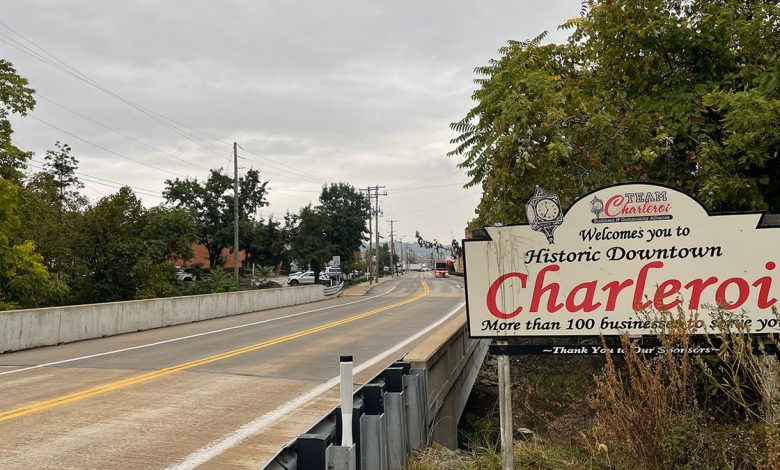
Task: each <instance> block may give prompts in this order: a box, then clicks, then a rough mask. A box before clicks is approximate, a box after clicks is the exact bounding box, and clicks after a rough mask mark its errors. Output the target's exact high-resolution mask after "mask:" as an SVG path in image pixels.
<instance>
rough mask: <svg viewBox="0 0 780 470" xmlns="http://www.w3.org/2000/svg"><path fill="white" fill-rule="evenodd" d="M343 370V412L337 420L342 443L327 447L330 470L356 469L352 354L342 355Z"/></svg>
mask: <svg viewBox="0 0 780 470" xmlns="http://www.w3.org/2000/svg"><path fill="white" fill-rule="evenodd" d="M339 363H340V364H339V370H340V372H341V387H340V388H341V390H340V391H341V413H340V414H339V418H341V419H338V420H337V426H336V429H337V430H338V432H337V434H339V435H340V438H341V441H340V442H341V445H338V446H337V445H332V446H330V447H328V448H327V450H326V452H325V457H326V460H327V463H328V467H327V468H328V470H356V468H355V462H356V461H355V454H356V446H355V444H354V443H353V441H352V434H353V433H352V425H353V423H354V420H353V419H352V412H353V409H354V405H355V404H354V400H353V399H352V383H353V378H352V356H341V357H340V359H339Z"/></svg>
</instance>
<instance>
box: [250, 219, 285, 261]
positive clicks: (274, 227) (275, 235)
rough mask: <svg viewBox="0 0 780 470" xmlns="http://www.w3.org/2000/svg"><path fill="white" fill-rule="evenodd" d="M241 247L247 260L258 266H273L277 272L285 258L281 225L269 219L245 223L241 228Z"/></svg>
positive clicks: (283, 233) (283, 232) (283, 235)
mask: <svg viewBox="0 0 780 470" xmlns="http://www.w3.org/2000/svg"><path fill="white" fill-rule="evenodd" d="M240 233H241V237H242V240H241V246H242V247H243V248H244V250H246V253H247V260H248V261H249V262H250V263H254V264H256V265H258V266H274V267H275V269H276V270H277V271H278V270H279V269H280V268H281V265H282V264H283V263H284V261H285V258H286V253H287V250H286V249H285V245H286V244H287V238H288V237H287V233H286V230H285V229H283V228H282V226H281V223H280V222H277V221H275V220H273V219H272V218H269V219H268V220H267V221H265V222H263V221H262V220H258V221H246V222H245V223H244V224H242V227H241V232H240Z"/></svg>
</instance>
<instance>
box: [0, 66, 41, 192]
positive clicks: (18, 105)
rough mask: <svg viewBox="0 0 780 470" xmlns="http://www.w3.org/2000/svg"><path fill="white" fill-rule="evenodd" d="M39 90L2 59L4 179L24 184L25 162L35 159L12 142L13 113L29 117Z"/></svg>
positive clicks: (0, 164) (0, 168)
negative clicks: (31, 86) (35, 94)
mask: <svg viewBox="0 0 780 470" xmlns="http://www.w3.org/2000/svg"><path fill="white" fill-rule="evenodd" d="M33 93H35V90H33V89H32V88H30V87H29V86H28V81H27V79H26V78H24V77H21V76H20V75H18V74H17V73H16V69H14V67H13V65H12V64H11V63H10V62H8V61H6V60H3V59H0V178H2V179H4V180H7V181H12V182H16V183H18V182H20V180H21V178H22V176H23V173H22V171H23V170H24V168H25V162H26V161H27V160H28V159H29V158H30V157H31V156H32V153H31V152H23V151H22V150H20V149H19V148H17V147H16V146H15V145H14V144H13V143H12V142H11V135H12V134H13V130H12V129H11V121H10V120H9V116H10V115H11V114H18V115H20V116H25V115H27V112H28V111H31V110H32V109H33V107H34V106H35V98H34V96H33Z"/></svg>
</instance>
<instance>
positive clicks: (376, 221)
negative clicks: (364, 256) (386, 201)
mask: <svg viewBox="0 0 780 470" xmlns="http://www.w3.org/2000/svg"><path fill="white" fill-rule="evenodd" d="M380 189H385V187H384V186H374V228H375V229H376V277H377V282H378V281H379V213H380V212H381V211H380V210H379V196H380V194H379V190H380ZM381 196H387V191H385V192H384V193H383V194H381Z"/></svg>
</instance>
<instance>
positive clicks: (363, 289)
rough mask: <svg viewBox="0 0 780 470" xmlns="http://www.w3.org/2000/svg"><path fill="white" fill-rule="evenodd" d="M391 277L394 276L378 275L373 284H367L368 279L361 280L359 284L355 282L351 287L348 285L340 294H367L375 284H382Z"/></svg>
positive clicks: (353, 295)
mask: <svg viewBox="0 0 780 470" xmlns="http://www.w3.org/2000/svg"><path fill="white" fill-rule="evenodd" d="M391 279H395V278H393V277H390V276H384V277H380V278H379V279H378V280H377V282H375V283H373V284H370V285H369V283H368V281H365V282H361V283H360V284H357V285H354V286H351V287H348V288H346V289H344V292H342V294H341V295H342V296H344V297H360V296H362V295H366V294H368V293H369V292H370V291H371V290H372V289H373V288H375V287H376V286H378V285H380V284H383V283H385V282H387V281H389V280H391Z"/></svg>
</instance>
